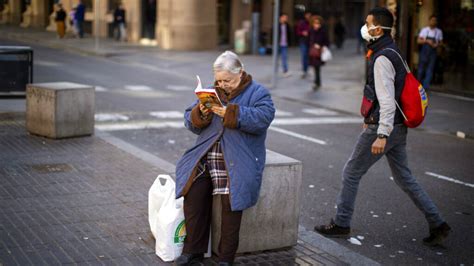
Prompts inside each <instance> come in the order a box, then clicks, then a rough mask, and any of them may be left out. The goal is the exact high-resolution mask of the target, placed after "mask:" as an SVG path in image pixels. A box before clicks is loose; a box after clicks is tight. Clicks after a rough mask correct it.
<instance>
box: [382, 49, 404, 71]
mask: <svg viewBox="0 0 474 266" xmlns="http://www.w3.org/2000/svg"><path fill="white" fill-rule="evenodd" d="M384 50H390V51H392V52H394V53H396V54H397V55H398V58H400V61H402V64H403V66H404V67H405V70H406V71H407V73H410V72H411V71H410V68H409V67H408V64H407V62H406V61H405V60H403V58H402V56H401V55H400V54H399V53H398V52H397V51H396V50H395V49H393V48H385V49H384Z"/></svg>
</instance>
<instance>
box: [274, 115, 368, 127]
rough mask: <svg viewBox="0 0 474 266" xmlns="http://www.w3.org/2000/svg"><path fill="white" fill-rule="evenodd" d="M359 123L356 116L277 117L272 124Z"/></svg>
mask: <svg viewBox="0 0 474 266" xmlns="http://www.w3.org/2000/svg"><path fill="white" fill-rule="evenodd" d="M358 123H359V124H360V123H362V120H361V119H360V118H358V117H316V118H297V117H295V118H277V119H275V120H273V123H272V125H277V126H282V125H319V124H358Z"/></svg>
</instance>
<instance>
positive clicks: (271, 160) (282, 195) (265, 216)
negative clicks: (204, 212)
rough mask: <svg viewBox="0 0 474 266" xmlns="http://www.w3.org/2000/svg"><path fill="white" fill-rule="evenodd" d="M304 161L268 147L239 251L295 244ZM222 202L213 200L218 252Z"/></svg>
mask: <svg viewBox="0 0 474 266" xmlns="http://www.w3.org/2000/svg"><path fill="white" fill-rule="evenodd" d="M302 176H303V174H302V163H301V162H300V161H297V160H295V159H292V158H289V157H287V156H284V155H281V154H278V153H276V152H272V151H269V150H267V160H266V165H265V170H264V172H263V179H262V187H261V191H260V197H259V199H258V202H257V205H255V206H254V207H252V208H249V209H247V210H245V211H244V212H243V216H242V224H241V227H240V242H239V249H238V250H237V253H244V252H255V251H263V250H271V249H278V248H284V247H291V246H294V245H296V242H297V240H298V224H299V215H300V198H301V182H302ZM220 231H221V202H220V198H219V197H215V198H214V201H213V213H212V250H213V252H214V253H216V254H218V244H219V239H220Z"/></svg>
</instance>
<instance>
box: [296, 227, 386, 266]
mask: <svg viewBox="0 0 474 266" xmlns="http://www.w3.org/2000/svg"><path fill="white" fill-rule="evenodd" d="M298 238H299V239H301V240H303V241H304V242H306V243H309V244H311V245H313V246H315V247H318V248H319V249H321V250H322V251H324V252H326V253H329V254H331V255H333V256H335V257H337V258H338V259H339V260H341V261H344V262H347V263H348V264H350V265H360V266H372V265H373V266H376V265H381V264H380V263H378V262H376V261H374V260H372V259H370V258H368V257H365V256H363V255H361V254H359V253H357V252H354V251H352V250H350V249H348V248H346V247H345V246H343V245H341V244H339V243H337V242H335V241H333V240H331V239H329V238H326V237H323V236H322V235H320V234H317V233H315V232H313V231H308V230H306V228H304V227H303V226H301V225H300V226H299V228H298Z"/></svg>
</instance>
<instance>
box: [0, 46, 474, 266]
mask: <svg viewBox="0 0 474 266" xmlns="http://www.w3.org/2000/svg"><path fill="white" fill-rule="evenodd" d="M0 43H1V44H2V45H14V44H15V45H29V46H31V47H33V49H34V53H35V57H34V73H35V74H34V75H35V76H34V82H35V83H41V82H57V81H69V82H77V83H82V84H88V85H93V86H95V87H96V110H95V112H96V130H97V131H98V132H99V131H100V132H107V133H109V134H111V135H112V136H114V137H116V138H119V139H121V140H123V141H125V142H127V143H129V144H131V145H133V146H135V147H137V148H139V149H141V150H144V151H147V152H149V153H151V154H153V155H155V156H157V157H159V158H161V159H163V160H165V161H167V162H169V163H171V164H175V163H176V160H177V159H178V158H179V157H180V156H181V155H182V154H183V153H184V152H185V150H186V149H187V148H189V147H191V145H192V144H193V142H194V141H195V136H194V135H193V134H192V133H190V132H189V131H187V130H186V129H185V128H184V126H183V119H182V117H183V111H184V109H185V108H186V107H187V106H188V105H189V104H191V103H192V102H193V101H194V100H195V95H194V93H193V89H194V87H195V85H196V81H195V75H196V74H198V75H200V76H201V79H202V80H203V82H204V83H206V84H210V83H211V82H212V63H213V60H214V59H215V57H216V56H217V55H218V54H219V53H220V51H206V52H181V53H180V52H165V51H158V52H157V51H156V50H153V49H149V50H147V49H143V50H139V49H136V50H133V49H129V50H126V51H123V52H122V53H118V54H115V55H110V56H106V57H100V56H92V55H81V54H79V53H75V52H71V51H65V50H61V49H52V48H48V47H45V46H41V43H36V44H32V43H20V42H17V41H12V40H7V39H1V37H0ZM352 50H355V49H352ZM335 53H338V52H337V51H335ZM339 53H340V55H338V54H336V55H335V56H336V58H335V60H334V62H330V63H329V64H328V66H327V68H328V69H326V70H325V69H324V68H323V88H322V89H321V91H318V92H312V91H311V90H310V86H311V83H310V80H311V78H308V79H307V80H301V79H300V78H299V72H298V69H299V65H298V59H297V58H295V57H297V55H298V53H297V52H296V50H294V51H293V53H292V55H293V56H294V57H293V58H292V59H291V60H292V61H291V64H290V67H292V69H293V75H292V77H290V78H287V79H283V78H280V81H279V85H278V88H276V89H272V90H271V92H272V96H273V101H274V104H275V106H276V109H277V113H276V118H275V120H274V122H273V124H272V126H271V128H270V130H269V133H268V137H267V149H269V150H272V151H275V152H278V153H281V154H283V155H286V156H289V157H292V158H295V159H297V160H300V161H301V162H302V163H303V184H302V186H303V187H302V193H303V194H302V195H301V197H302V201H301V202H302V205H301V216H300V225H301V226H303V227H304V228H306V229H307V230H312V228H313V227H314V226H315V225H316V224H322V223H327V222H329V220H330V219H331V218H332V217H333V215H334V213H335V201H336V197H337V193H338V191H339V189H340V187H341V172H342V168H343V167H344V164H345V162H346V160H347V159H348V158H349V156H350V154H351V152H352V148H353V145H354V144H355V142H356V140H357V137H358V134H360V133H361V131H362V118H361V117H360V116H358V115H357V109H356V108H354V105H355V104H354V102H356V103H358V102H359V100H358V99H359V98H357V100H354V99H353V98H354V97H359V96H360V92H358V91H359V88H358V87H354V86H353V84H360V82H361V80H363V71H361V68H360V66H361V65H363V57H362V56H356V55H355V52H354V53H352V51H341V52H339ZM242 60H243V63H244V64H245V67H246V69H247V70H248V73H249V74H251V75H252V76H253V78H254V80H256V81H257V82H261V83H264V84H268V83H269V81H270V73H271V72H270V70H271V66H270V65H269V62H270V61H271V58H269V57H258V56H243V57H242ZM344 60H348V61H349V60H350V62H348V63H347V64H344V63H341V62H344ZM331 64H333V65H331ZM346 68H347V69H346ZM329 70H331V71H332V70H336V71H332V72H330V71H329ZM324 71H326V72H324ZM325 74H326V76H325ZM325 77H326V79H325ZM344 77H348V79H351V81H350V83H347V82H346V83H347V84H349V85H347V84H346V83H345V80H344ZM359 77H360V78H359ZM341 79H342V80H341ZM325 82H326V84H327V87H324V84H325ZM344 86H346V87H348V88H346V89H344V88H343V87H344ZM360 88H361V87H360ZM285 95H286V96H285ZM331 95H336V96H338V97H339V98H340V99H341V100H340V102H337V101H335V100H333V98H331V97H330V96H331ZM288 96H289V97H288ZM336 96H334V97H336ZM322 97H327V99H328V100H327V101H325V102H323V103H321V102H319V101H321V99H322ZM318 98H319V99H318ZM430 100H431V102H430V103H432V105H430V109H429V112H428V118H427V120H426V121H425V124H424V125H423V127H422V128H420V129H415V130H409V135H408V146H407V149H408V155H409V166H410V167H411V170H412V172H413V174H414V175H415V176H416V177H417V179H418V181H419V182H420V184H421V185H422V186H423V188H424V189H425V190H426V191H427V192H428V194H429V195H430V196H431V197H432V199H433V200H434V202H435V203H436V204H437V206H438V208H439V209H440V211H441V213H442V215H443V217H444V218H445V219H446V221H447V222H448V223H449V224H450V226H451V227H452V228H453V231H452V232H451V235H450V236H449V238H448V239H447V240H446V242H445V244H444V246H442V247H435V248H428V247H426V246H424V245H423V244H422V239H423V238H424V237H426V236H428V225H427V223H426V221H425V219H424V217H423V215H422V213H421V212H420V211H418V209H417V208H416V207H415V205H414V204H413V203H412V202H411V200H410V199H409V197H408V196H407V195H406V194H405V193H404V192H403V191H402V190H401V189H399V188H398V187H397V185H396V184H395V183H394V182H393V178H392V176H391V173H390V169H389V167H388V163H387V161H386V159H385V158H383V159H382V160H380V161H379V162H378V163H377V164H376V165H375V166H374V167H373V168H372V169H371V170H370V171H369V172H368V173H367V174H366V175H365V176H364V177H363V179H362V182H361V184H360V187H359V194H358V198H357V203H356V211H355V215H354V217H353V222H352V237H353V238H354V239H358V240H359V242H360V245H358V244H353V243H351V242H350V241H348V240H347V239H335V240H334V241H336V242H337V243H338V244H340V245H342V246H345V247H347V248H349V249H350V250H352V251H354V252H357V253H360V254H362V255H364V256H366V257H368V258H371V259H373V260H375V261H377V262H379V263H381V264H388V265H407V264H426V265H428V264H430V265H433V264H440V265H462V264H463V265H472V264H474V256H473V253H472V251H473V250H474V242H473V239H474V231H473V225H474V197H473V196H474V193H473V192H474V166H473V158H474V140H473V139H472V133H474V129H473V128H474V123H473V120H472V116H473V115H474V101H473V100H472V99H469V98H463V97H452V96H445V95H443V94H438V93H433V94H430ZM24 104H25V100H24V99H19V98H2V99H0V113H2V112H24V111H25V110H24ZM457 131H463V132H464V133H466V134H467V136H468V138H458V137H456V132H457ZM1 152H2V151H1V150H0V153H1ZM3 163H6V164H8V162H3ZM275 211H278V210H275ZM0 261H1V260H0ZM0 265H1V263H0Z"/></svg>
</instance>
